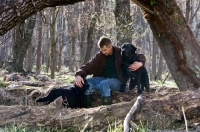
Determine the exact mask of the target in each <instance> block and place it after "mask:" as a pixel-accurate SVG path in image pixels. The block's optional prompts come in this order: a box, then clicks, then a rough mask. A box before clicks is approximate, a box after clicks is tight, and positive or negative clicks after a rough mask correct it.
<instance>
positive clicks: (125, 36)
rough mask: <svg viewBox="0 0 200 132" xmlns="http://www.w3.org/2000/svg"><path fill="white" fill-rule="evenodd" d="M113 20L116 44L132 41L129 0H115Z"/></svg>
mask: <svg viewBox="0 0 200 132" xmlns="http://www.w3.org/2000/svg"><path fill="white" fill-rule="evenodd" d="M115 1H116V6H115V12H114V13H115V20H116V30H117V33H116V34H117V45H118V46H121V45H122V44H123V43H132V30H131V26H132V24H131V23H132V20H131V16H130V0H115Z"/></svg>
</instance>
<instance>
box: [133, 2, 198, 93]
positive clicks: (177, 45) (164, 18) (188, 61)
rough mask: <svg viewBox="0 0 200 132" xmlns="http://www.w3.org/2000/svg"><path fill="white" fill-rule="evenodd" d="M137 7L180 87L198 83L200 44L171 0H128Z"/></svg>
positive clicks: (183, 89) (192, 85)
mask: <svg viewBox="0 0 200 132" xmlns="http://www.w3.org/2000/svg"><path fill="white" fill-rule="evenodd" d="M132 1H133V2H135V3H136V4H137V5H138V6H140V7H141V9H142V11H143V14H144V17H145V18H146V19H147V21H148V23H149V25H150V28H151V29H152V31H153V34H154V37H155V38H156V40H157V41H158V45H159V47H160V49H161V51H162V53H163V56H164V58H165V60H166V62H167V65H168V68H169V70H170V72H171V74H172V76H173V78H174V80H175V82H176V84H177V86H178V87H179V88H180V90H182V91H185V90H187V89H193V88H198V87H199V86H200V68H199V66H200V61H199V60H200V46H199V44H198V42H197V40H196V39H195V37H194V35H193V33H192V31H191V29H190V28H189V26H188V25H187V22H186V21H185V18H184V17H183V15H182V12H181V10H180V9H179V7H178V6H177V3H176V1H175V0H170V1H161V0H160V1H156V2H149V0H145V1H144V0H132Z"/></svg>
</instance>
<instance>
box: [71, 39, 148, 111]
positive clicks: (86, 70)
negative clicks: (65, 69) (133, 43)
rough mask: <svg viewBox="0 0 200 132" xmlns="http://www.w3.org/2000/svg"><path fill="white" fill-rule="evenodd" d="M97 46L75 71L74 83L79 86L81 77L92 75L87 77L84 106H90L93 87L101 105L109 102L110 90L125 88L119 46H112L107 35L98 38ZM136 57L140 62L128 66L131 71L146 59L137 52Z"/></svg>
mask: <svg viewBox="0 0 200 132" xmlns="http://www.w3.org/2000/svg"><path fill="white" fill-rule="evenodd" d="M98 47H99V48H100V51H99V52H98V53H96V55H95V56H94V57H93V58H92V59H91V60H90V61H89V62H88V63H86V64H85V65H83V66H82V67H81V68H80V69H79V70H78V71H77V72H76V73H75V81H74V83H75V84H76V85H77V86H79V87H82V85H83V84H84V81H83V78H86V77H87V75H93V77H90V78H87V82H88V84H89V85H90V87H89V89H88V90H86V92H85V101H84V107H90V106H91V91H92V90H94V89H96V90H99V91H100V94H101V96H102V99H103V100H102V101H103V105H109V104H111V95H110V91H111V90H117V91H124V90H125V80H124V77H123V74H122V71H121V48H119V47H116V46H114V45H113V44H112V41H111V40H110V39H109V38H107V37H101V38H100V40H99V41H98ZM138 57H139V59H140V62H135V63H133V64H131V65H130V66H129V68H130V69H131V70H133V71H134V70H137V69H138V68H140V67H141V66H142V65H144V63H145V61H146V58H145V56H144V55H142V54H139V55H138Z"/></svg>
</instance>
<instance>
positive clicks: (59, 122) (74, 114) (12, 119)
mask: <svg viewBox="0 0 200 132" xmlns="http://www.w3.org/2000/svg"><path fill="white" fill-rule="evenodd" d="M163 89H164V88H163ZM163 89H160V90H156V92H155V93H152V94H153V95H151V94H149V93H148V94H143V95H141V98H143V99H144V102H142V103H141V107H140V110H137V113H136V114H134V115H133V118H132V120H131V121H133V122H134V123H136V124H138V125H140V124H141V123H142V124H143V126H142V127H144V126H147V125H148V129H149V130H153V129H154V130H157V129H159V130H175V129H177V128H183V127H184V125H185V122H184V118H183V112H182V108H184V111H185V115H186V119H187V123H188V126H194V124H195V123H198V121H199V118H200V114H199V113H200V112H199V111H200V101H199V98H200V88H199V89H196V90H195V91H192V90H188V91H185V92H182V93H181V92H178V91H177V89H174V90H175V91H176V92H175V91H173V89H169V88H166V90H169V91H168V92H169V93H171V92H173V94H172V95H168V96H163V93H162V92H161V91H162V90H163ZM36 90H37V89H36ZM37 91H38V90H37ZM23 92H24V90H23ZM27 93H30V91H27ZM31 93H32V92H31ZM165 93H166V91H165V92H164V94H165ZM33 96H34V94H33ZM151 97H153V98H151ZM136 98H137V97H136V96H135V97H134V99H133V100H134V101H130V102H121V103H116V104H112V105H109V106H99V107H95V108H88V109H85V108H83V109H66V108H61V107H57V106H55V105H53V104H51V105H49V106H22V105H18V106H17V105H13V106H5V105H0V110H1V111H0V115H1V116H0V126H1V127H4V126H6V127H8V126H12V125H13V123H14V124H15V125H22V124H23V125H25V127H26V128H27V129H30V128H36V127H46V128H55V127H57V128H62V129H67V128H70V127H73V128H75V129H76V130H77V131H78V130H79V131H80V130H83V131H87V130H88V131H100V130H101V129H103V128H104V127H105V126H108V125H110V124H112V123H116V122H118V123H120V124H122V122H123V120H124V119H125V117H126V114H127V113H128V112H129V110H130V109H131V107H132V106H133V104H134V102H135V101H136ZM191 98H192V100H191ZM177 125H178V126H177Z"/></svg>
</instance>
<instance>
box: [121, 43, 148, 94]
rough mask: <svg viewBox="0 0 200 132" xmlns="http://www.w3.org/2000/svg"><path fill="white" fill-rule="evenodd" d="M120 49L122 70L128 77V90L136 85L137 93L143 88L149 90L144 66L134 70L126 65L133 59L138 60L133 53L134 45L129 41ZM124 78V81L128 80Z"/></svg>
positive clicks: (131, 62)
mask: <svg viewBox="0 0 200 132" xmlns="http://www.w3.org/2000/svg"><path fill="white" fill-rule="evenodd" d="M121 49H122V67H121V68H122V72H123V73H124V75H125V76H126V77H128V78H130V84H129V90H132V89H133V88H134V87H135V86H136V85H137V93H142V91H144V88H145V90H146V91H147V92H148V91H149V77H148V73H147V70H146V68H145V67H144V66H142V67H141V68H139V69H138V70H136V71H131V70H130V69H129V68H128V67H129V65H130V64H133V62H135V61H138V62H139V61H140V60H139V59H138V55H137V54H136V53H135V51H136V49H137V48H136V47H135V46H133V45H132V44H129V43H124V44H123V45H122V47H121ZM128 78H126V81H127V80H128Z"/></svg>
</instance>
